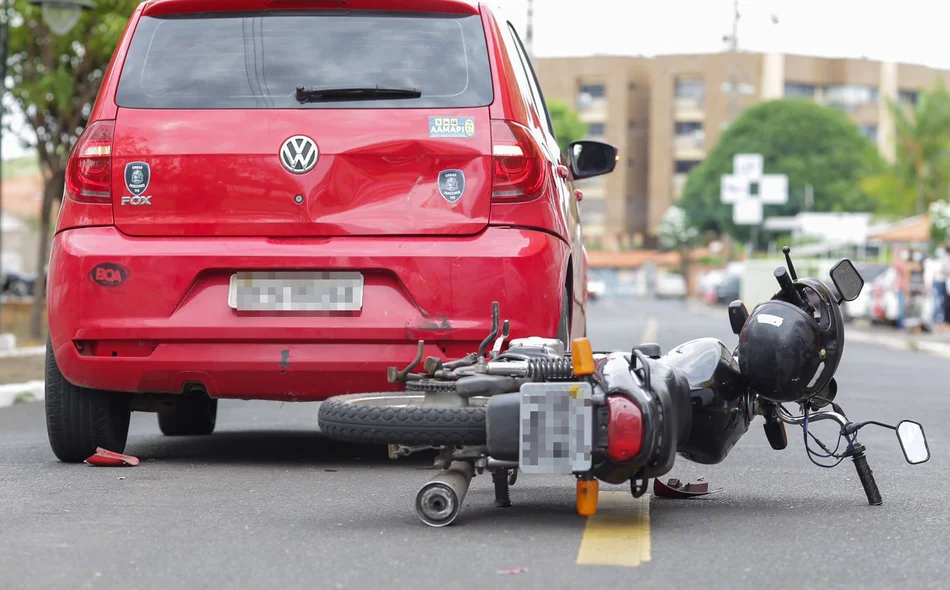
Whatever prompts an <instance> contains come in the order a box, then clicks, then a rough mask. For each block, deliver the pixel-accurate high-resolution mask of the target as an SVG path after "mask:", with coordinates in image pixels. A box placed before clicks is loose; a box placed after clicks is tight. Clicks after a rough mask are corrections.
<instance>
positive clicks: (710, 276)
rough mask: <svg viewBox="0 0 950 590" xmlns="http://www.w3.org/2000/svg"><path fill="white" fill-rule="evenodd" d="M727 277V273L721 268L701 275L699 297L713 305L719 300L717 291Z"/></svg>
mask: <svg viewBox="0 0 950 590" xmlns="http://www.w3.org/2000/svg"><path fill="white" fill-rule="evenodd" d="M725 278H726V273H724V272H722V271H721V270H711V271H709V272H707V273H704V274H703V275H702V276H701V277H700V279H699V298H700V299H701V300H702V301H703V303H707V304H709V305H712V304H714V303H716V302H717V301H718V298H717V294H716V292H717V290H718V288H719V285H720V284H721V283H722V281H723V280H725Z"/></svg>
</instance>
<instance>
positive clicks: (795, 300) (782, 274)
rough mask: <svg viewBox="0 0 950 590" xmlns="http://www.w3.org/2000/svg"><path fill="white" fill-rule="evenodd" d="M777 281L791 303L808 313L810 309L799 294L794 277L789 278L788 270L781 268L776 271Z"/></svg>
mask: <svg viewBox="0 0 950 590" xmlns="http://www.w3.org/2000/svg"><path fill="white" fill-rule="evenodd" d="M775 280H776V281H778V286H779V288H780V289H781V291H782V293H783V294H784V295H785V297H786V298H787V301H788V302H789V303H791V304H792V305H794V306H796V307H798V308H800V309H802V310H803V311H806V312H807V311H808V308H807V307H806V305H805V300H804V299H802V295H801V293H799V292H798V289H796V288H795V284H794V283H793V282H792V277H790V276H788V271H787V270H785V269H784V268H783V267H781V266H780V267H778V268H777V269H775Z"/></svg>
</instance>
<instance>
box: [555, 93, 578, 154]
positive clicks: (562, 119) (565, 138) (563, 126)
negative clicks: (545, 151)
mask: <svg viewBox="0 0 950 590" xmlns="http://www.w3.org/2000/svg"><path fill="white" fill-rule="evenodd" d="M548 112H549V113H551V122H552V123H553V124H554V133H555V134H557V144H558V146H559V147H560V148H561V153H562V154H565V155H566V154H567V153H568V152H567V146H569V145H571V144H572V143H574V142H575V141H577V140H579V139H583V138H584V136H585V135H587V124H586V123H584V122H583V121H581V119H580V117H578V116H577V112H576V111H575V110H574V109H572V108H571V107H570V105H568V104H567V103H566V102H563V101H560V100H549V101H548Z"/></svg>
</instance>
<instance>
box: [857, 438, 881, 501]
mask: <svg viewBox="0 0 950 590" xmlns="http://www.w3.org/2000/svg"><path fill="white" fill-rule="evenodd" d="M853 459H854V468H855V470H857V472H858V478H859V479H860V480H861V485H862V486H864V493H865V494H867V497H868V504H870V505H871V506H880V505H881V504H883V503H884V500H882V499H881V492H879V491H878V489H877V483H875V482H874V473H873V472H872V471H871V468H870V467H869V466H868V460H867V458H866V457H865V456H864V452H863V451H862V452H861V453H859V454H857V455H855V456H854V458H853Z"/></svg>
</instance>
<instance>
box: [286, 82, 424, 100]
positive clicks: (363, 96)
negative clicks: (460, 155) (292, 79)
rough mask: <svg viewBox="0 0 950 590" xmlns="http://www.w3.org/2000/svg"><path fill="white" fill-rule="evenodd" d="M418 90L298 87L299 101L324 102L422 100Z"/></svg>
mask: <svg viewBox="0 0 950 590" xmlns="http://www.w3.org/2000/svg"><path fill="white" fill-rule="evenodd" d="M421 96H422V91H421V90H419V89H417V88H384V87H381V86H365V87H363V86H353V87H349V88H311V89H310V90H307V89H306V88H304V87H303V86H297V101H298V102H301V103H306V102H322V101H334V100H383V99H387V98H420V97H421Z"/></svg>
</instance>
